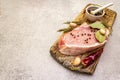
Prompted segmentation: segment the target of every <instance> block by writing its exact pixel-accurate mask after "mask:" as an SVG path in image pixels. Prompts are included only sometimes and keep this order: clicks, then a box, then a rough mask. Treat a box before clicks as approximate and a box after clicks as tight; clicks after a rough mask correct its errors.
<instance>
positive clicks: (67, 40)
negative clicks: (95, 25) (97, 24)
mask: <svg viewBox="0 0 120 80" xmlns="http://www.w3.org/2000/svg"><path fill="white" fill-rule="evenodd" d="M94 33H95V32H94V31H93V29H91V28H90V27H89V25H88V24H87V23H83V24H82V25H81V26H78V27H77V28H75V29H73V30H72V31H70V32H68V33H66V34H64V36H63V37H62V38H61V40H60V41H59V43H58V45H59V51H60V52H61V53H63V54H66V55H78V54H82V53H85V52H88V51H91V50H94V49H96V48H98V47H100V46H102V45H104V43H99V42H98V41H97V40H96V38H95V35H94Z"/></svg>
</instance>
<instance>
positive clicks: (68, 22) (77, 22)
mask: <svg viewBox="0 0 120 80" xmlns="http://www.w3.org/2000/svg"><path fill="white" fill-rule="evenodd" d="M70 23H76V24H77V25H80V24H81V21H67V22H64V23H63V24H70Z"/></svg>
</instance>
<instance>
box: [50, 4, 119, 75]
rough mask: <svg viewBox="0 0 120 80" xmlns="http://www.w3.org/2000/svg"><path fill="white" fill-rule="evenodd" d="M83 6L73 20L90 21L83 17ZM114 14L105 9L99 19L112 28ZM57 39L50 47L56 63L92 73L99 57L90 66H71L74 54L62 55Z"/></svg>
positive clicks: (77, 70) (70, 68)
mask: <svg viewBox="0 0 120 80" xmlns="http://www.w3.org/2000/svg"><path fill="white" fill-rule="evenodd" d="M89 5H96V4H88V5H87V6H89ZM87 6H86V7H87ZM86 7H85V8H86ZM85 8H84V9H83V11H82V12H81V13H80V14H79V15H78V16H77V17H76V18H75V19H74V20H73V21H80V22H82V23H83V22H88V23H90V21H88V20H87V19H86V17H85ZM116 15H117V13H116V12H115V11H113V10H110V9H105V15H104V17H103V18H101V21H102V22H103V23H104V24H105V25H106V26H107V27H109V28H110V29H111V30H112V26H113V23H114V20H115V18H116ZM63 35H64V33H63V34H62V35H61V36H63ZM61 36H60V37H61ZM59 39H60V38H59ZM59 39H58V40H57V41H56V42H55V43H54V44H53V45H52V46H51V48H50V53H51V55H52V57H53V58H54V59H55V60H56V61H57V62H58V63H60V64H62V65H63V66H64V67H65V68H67V69H69V70H72V71H76V72H82V73H87V74H93V73H94V71H95V69H96V66H97V64H98V62H99V59H100V57H99V58H98V59H97V60H96V61H95V62H94V63H93V64H91V65H90V66H88V67H86V68H83V67H82V66H81V65H79V66H73V65H72V61H73V60H74V58H75V56H67V55H64V54H62V53H60V52H59V49H58V44H57V43H58V41H59ZM103 47H104V46H103ZM97 50H98V49H96V51H97ZM88 54H90V53H89V52H88V53H85V54H82V55H79V56H80V57H81V58H83V57H85V56H87V55H88Z"/></svg>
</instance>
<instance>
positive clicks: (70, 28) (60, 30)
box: [58, 27, 73, 33]
mask: <svg viewBox="0 0 120 80" xmlns="http://www.w3.org/2000/svg"><path fill="white" fill-rule="evenodd" d="M71 30H73V28H72V27H68V28H63V29H59V30H58V32H64V33H66V32H69V31H71Z"/></svg>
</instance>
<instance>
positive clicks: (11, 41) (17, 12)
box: [0, 0, 120, 80]
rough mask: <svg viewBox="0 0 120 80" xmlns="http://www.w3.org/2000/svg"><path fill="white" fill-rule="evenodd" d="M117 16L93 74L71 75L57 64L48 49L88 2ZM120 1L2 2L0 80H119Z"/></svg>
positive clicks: (20, 0) (71, 73) (29, 0)
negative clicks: (107, 7)
mask: <svg viewBox="0 0 120 80" xmlns="http://www.w3.org/2000/svg"><path fill="white" fill-rule="evenodd" d="M109 2H113V3H114V6H112V7H111V9H113V10H115V11H117V13H118V16H117V19H116V21H115V24H114V28H113V34H112V36H111V37H110V39H109V42H108V43H107V45H106V47H105V50H104V53H103V55H102V56H101V59H100V62H99V64H98V66H97V68H96V71H95V73H94V75H92V76H89V75H85V74H78V73H74V72H71V71H69V70H67V69H65V68H63V67H62V66H61V65H59V64H58V63H57V62H56V61H54V59H53V58H52V57H51V56H50V54H49V48H50V46H51V45H52V44H53V42H54V41H55V40H56V39H57V37H58V36H59V35H60V33H57V32H56V31H57V30H58V29H59V28H63V27H65V26H66V25H63V24H62V23H63V22H65V21H70V20H72V19H73V18H74V17H75V16H76V15H78V14H79V12H80V11H81V10H82V9H83V8H84V6H85V5H86V4H88V3H98V4H101V5H103V4H107V3H109ZM119 7H120V1H119V0H1V1H0V9H1V17H0V80H120V14H119V13H120V10H119Z"/></svg>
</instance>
